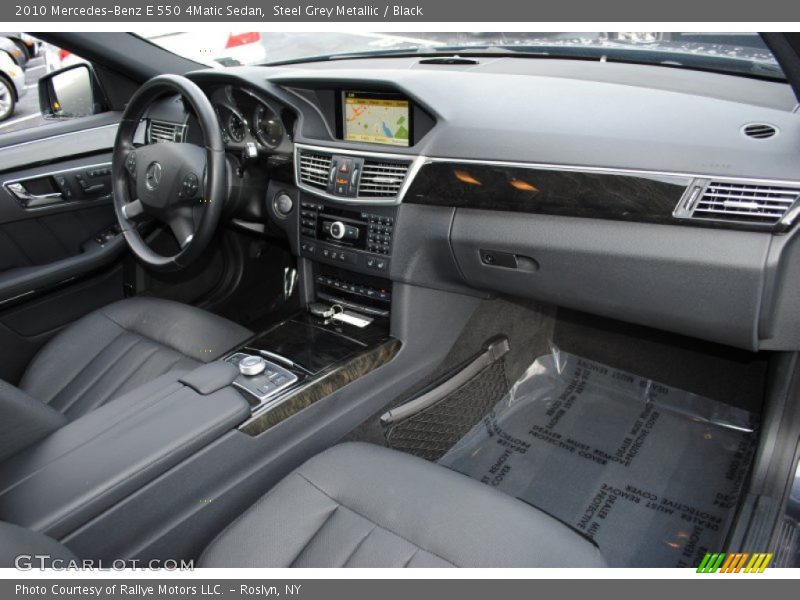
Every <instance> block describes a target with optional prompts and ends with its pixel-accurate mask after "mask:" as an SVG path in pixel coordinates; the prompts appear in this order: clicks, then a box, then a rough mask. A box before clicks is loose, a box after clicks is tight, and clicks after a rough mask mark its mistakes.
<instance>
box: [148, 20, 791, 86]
mask: <svg viewBox="0 0 800 600" xmlns="http://www.w3.org/2000/svg"><path fill="white" fill-rule="evenodd" d="M138 35H140V36H142V37H144V38H146V39H148V40H149V41H151V42H153V43H155V44H158V45H159V46H162V47H164V48H166V49H167V50H170V51H171V52H174V53H176V54H179V55H181V56H184V57H186V58H189V59H192V60H195V61H198V62H201V63H205V64H209V65H213V66H216V67H226V66H237V65H252V64H267V65H269V64H286V63H300V62H305V61H311V60H345V59H347V58H356V57H364V56H367V57H368V56H381V55H390V56H391V55H404V54H419V55H431V54H433V55H436V54H450V55H452V54H456V53H459V54H462V55H469V56H475V55H482V54H493V55H513V56H523V57H524V56H531V57H567V58H579V59H597V60H606V61H609V62H613V61H619V62H634V63H645V64H661V65H665V66H672V67H686V68H694V69H705V70H712V71H721V72H729V73H735V74H740V75H749V76H757V77H765V78H774V79H784V75H783V72H782V71H781V69H780V67H779V66H778V63H777V61H776V60H775V57H774V56H773V55H772V53H771V52H770V51H769V50H768V49H767V47H766V46H765V45H764V42H763V40H762V39H761V36H759V35H758V34H757V33H719V32H563V33H541V32H539V33H536V32H533V33H520V32H515V33H454V32H449V33H432V32H424V33H361V32H358V33H356V32H342V33H334V32H314V33H294V32H291V33H281V32H216V33H210V32H207V31H204V32H195V33H192V32H188V33H179V32H176V33H162V32H159V33H156V34H153V33H147V32H140V33H138Z"/></svg>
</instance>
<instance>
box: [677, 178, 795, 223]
mask: <svg viewBox="0 0 800 600" xmlns="http://www.w3.org/2000/svg"><path fill="white" fill-rule="evenodd" d="M799 199H800V186H798V187H789V186H782V185H761V184H749V183H746V182H733V181H708V180H705V181H695V183H694V184H692V185H691V186H689V190H688V191H687V193H686V194H684V197H683V198H682V199H681V202H680V204H679V205H678V208H677V209H676V210H675V213H674V214H675V216H676V217H683V218H693V219H706V220H716V221H728V222H730V221H735V222H740V223H750V224H763V225H775V224H777V223H778V222H779V221H780V220H781V219H782V218H783V217H784V216H785V215H786V213H787V212H788V211H789V209H790V208H792V206H793V205H794V204H795V203H796V202H797V201H798V200H799Z"/></svg>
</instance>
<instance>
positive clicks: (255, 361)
mask: <svg viewBox="0 0 800 600" xmlns="http://www.w3.org/2000/svg"><path fill="white" fill-rule="evenodd" d="M266 368H267V361H266V360H264V359H263V358H261V357H260V356H245V357H244V358H243V359H242V360H240V361H239V372H240V373H241V374H242V375H247V376H248V377H252V376H253V375H258V374H259V373H261V372H262V371H263V370H264V369H266Z"/></svg>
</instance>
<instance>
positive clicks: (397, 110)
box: [344, 92, 411, 146]
mask: <svg viewBox="0 0 800 600" xmlns="http://www.w3.org/2000/svg"><path fill="white" fill-rule="evenodd" d="M408 107H409V102H408V100H403V99H400V98H385V97H383V98H381V97H377V96H366V95H359V94H358V93H356V92H345V94H344V139H345V140H347V141H350V142H367V143H370V144H389V145H391V146H408V140H409V137H410V129H411V125H410V123H409V114H408V113H409V111H408Z"/></svg>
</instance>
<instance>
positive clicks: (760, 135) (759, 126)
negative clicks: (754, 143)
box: [742, 123, 778, 140]
mask: <svg viewBox="0 0 800 600" xmlns="http://www.w3.org/2000/svg"><path fill="white" fill-rule="evenodd" d="M742 131H743V132H744V134H745V135H746V136H747V137H751V138H755V139H757V140H766V139H767V138H771V137H772V136H774V135H775V134H776V133H778V130H777V129H775V127H773V126H772V125H768V124H767V123H750V124H749V125H745V126H744V127H743V128H742Z"/></svg>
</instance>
